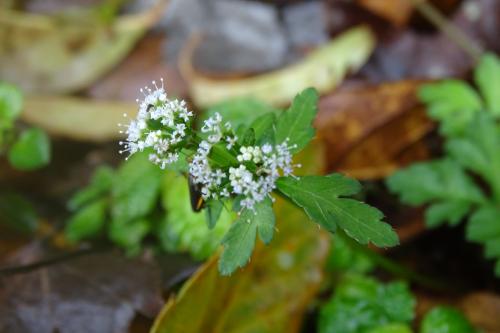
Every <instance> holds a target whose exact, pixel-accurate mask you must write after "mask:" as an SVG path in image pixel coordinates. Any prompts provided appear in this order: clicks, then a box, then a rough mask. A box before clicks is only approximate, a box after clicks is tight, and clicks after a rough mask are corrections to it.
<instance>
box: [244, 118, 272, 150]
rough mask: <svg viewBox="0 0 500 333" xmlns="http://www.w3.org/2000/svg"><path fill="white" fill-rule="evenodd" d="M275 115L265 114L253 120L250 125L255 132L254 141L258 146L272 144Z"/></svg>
mask: <svg viewBox="0 0 500 333" xmlns="http://www.w3.org/2000/svg"><path fill="white" fill-rule="evenodd" d="M275 122H276V115H275V114H274V113H266V114H264V115H262V116H260V117H259V118H257V119H255V120H254V122H253V123H252V124H251V125H250V127H251V128H253V130H254V132H255V141H256V143H257V144H258V145H263V144H264V143H271V144H272V143H274V124H275Z"/></svg>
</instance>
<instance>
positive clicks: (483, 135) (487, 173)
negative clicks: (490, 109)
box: [446, 113, 500, 202]
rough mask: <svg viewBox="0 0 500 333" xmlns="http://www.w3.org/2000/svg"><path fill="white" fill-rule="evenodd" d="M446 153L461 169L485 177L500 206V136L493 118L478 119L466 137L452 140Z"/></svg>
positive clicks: (466, 133) (481, 115)
mask: <svg viewBox="0 0 500 333" xmlns="http://www.w3.org/2000/svg"><path fill="white" fill-rule="evenodd" d="M446 150H447V152H448V153H449V154H450V155H451V156H452V157H453V158H454V159H455V160H457V161H458V162H459V163H460V164H461V165H462V166H464V167H465V168H467V169H469V170H471V171H473V172H475V173H477V174H478V175H480V176H482V177H483V178H484V179H485V180H486V181H487V182H488V183H489V185H490V186H491V187H492V190H493V192H494V193H493V194H494V195H495V196H496V199H497V200H498V201H499V202H500V171H499V170H500V132H499V130H498V127H497V125H496V123H495V121H494V120H493V119H492V118H491V117H490V116H488V115H486V114H484V113H483V114H480V115H477V116H476V117H475V119H474V121H472V122H471V124H470V125H469V126H468V127H467V129H466V131H465V133H464V136H463V137H460V138H454V139H451V140H450V141H449V142H448V143H447V144H446Z"/></svg>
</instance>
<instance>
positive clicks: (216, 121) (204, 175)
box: [189, 114, 294, 210]
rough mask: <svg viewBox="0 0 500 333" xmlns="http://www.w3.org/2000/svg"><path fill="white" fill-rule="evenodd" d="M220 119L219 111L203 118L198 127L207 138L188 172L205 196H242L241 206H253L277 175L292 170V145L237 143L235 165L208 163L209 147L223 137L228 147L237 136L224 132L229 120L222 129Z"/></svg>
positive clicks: (249, 207) (229, 127)
mask: <svg viewBox="0 0 500 333" xmlns="http://www.w3.org/2000/svg"><path fill="white" fill-rule="evenodd" d="M221 122H222V118H221V116H220V115H219V114H215V115H214V116H213V117H211V118H209V119H207V120H206V121H205V123H204V126H203V127H202V129H201V130H202V132H203V133H206V134H208V139H207V140H204V141H202V142H201V143H200V145H199V147H198V150H197V152H196V154H195V155H194V156H193V160H192V161H191V163H190V165H189V173H190V175H191V177H192V180H193V181H194V182H195V183H197V184H200V185H201V194H202V197H203V198H204V199H205V200H208V199H220V198H224V197H229V196H231V195H235V196H242V197H243V199H242V200H241V207H242V208H247V209H252V210H253V209H254V206H255V204H256V203H258V202H260V201H262V200H264V199H265V198H267V197H270V193H271V192H272V191H273V190H274V189H275V188H276V185H275V183H276V180H277V179H278V177H280V176H281V175H284V176H288V175H290V174H291V173H292V171H293V167H294V165H293V164H292V154H291V152H290V149H291V148H292V147H290V146H288V144H287V142H284V143H282V144H279V145H276V146H272V145H270V144H265V145H263V146H262V147H259V146H249V147H241V148H240V150H239V154H238V155H237V156H236V159H237V160H238V162H239V165H238V166H231V167H229V168H225V169H223V168H213V167H212V166H211V165H210V163H209V154H210V152H211V150H212V147H213V146H214V145H215V144H217V143H219V142H221V141H222V140H224V141H225V142H226V143H227V145H226V148H228V149H232V147H233V146H234V145H235V143H236V140H237V138H236V136H234V134H228V132H229V133H230V130H231V126H230V124H228V123H226V124H225V125H224V128H225V130H226V131H224V129H223V128H222V126H221ZM271 199H272V198H271Z"/></svg>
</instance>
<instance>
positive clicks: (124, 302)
mask: <svg viewBox="0 0 500 333" xmlns="http://www.w3.org/2000/svg"><path fill="white" fill-rule="evenodd" d="M38 251H39V250H38ZM0 282H1V284H0V332H26V333H31V332H32V333H52V332H55V331H57V332H60V333H84V332H85V333H88V332H126V331H127V328H128V326H129V323H130V321H131V320H132V319H133V317H134V316H135V314H136V312H139V313H141V314H143V315H144V316H147V317H151V316H154V315H155V313H156V312H157V311H158V309H159V307H160V306H161V303H162V300H161V290H160V273H159V270H158V268H157V267H156V266H154V265H152V264H149V263H146V262H143V261H140V260H130V259H125V258H123V257H121V256H119V255H117V254H103V253H97V254H93V255H87V256H84V257H80V258H76V259H72V260H71V261H66V262H64V263H60V264H57V265H52V266H49V267H46V268H42V269H39V270H35V271H33V272H30V273H27V274H22V275H14V276H10V277H0Z"/></svg>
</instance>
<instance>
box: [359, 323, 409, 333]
mask: <svg viewBox="0 0 500 333" xmlns="http://www.w3.org/2000/svg"><path fill="white" fill-rule="evenodd" d="M412 332H413V331H412V330H411V328H410V326H408V325H406V324H400V323H396V324H387V325H384V326H380V327H377V328H375V329H372V330H369V331H368V332H367V333H412Z"/></svg>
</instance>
